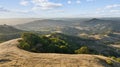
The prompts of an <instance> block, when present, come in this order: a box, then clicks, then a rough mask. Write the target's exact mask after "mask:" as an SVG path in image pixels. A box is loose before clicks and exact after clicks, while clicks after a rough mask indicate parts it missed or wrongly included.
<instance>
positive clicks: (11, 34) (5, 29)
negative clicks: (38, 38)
mask: <svg viewBox="0 0 120 67" xmlns="http://www.w3.org/2000/svg"><path fill="white" fill-rule="evenodd" d="M22 32H24V31H23V30H19V29H16V28H14V27H13V26H9V25H0V42H3V41H6V40H10V39H14V38H19V37H20V35H21V33H22Z"/></svg>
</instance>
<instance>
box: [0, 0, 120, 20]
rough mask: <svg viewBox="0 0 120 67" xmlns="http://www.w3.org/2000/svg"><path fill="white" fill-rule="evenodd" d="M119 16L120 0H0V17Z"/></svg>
mask: <svg viewBox="0 0 120 67" xmlns="http://www.w3.org/2000/svg"><path fill="white" fill-rule="evenodd" d="M61 17H62V18H63V17H120V0H0V18H61Z"/></svg>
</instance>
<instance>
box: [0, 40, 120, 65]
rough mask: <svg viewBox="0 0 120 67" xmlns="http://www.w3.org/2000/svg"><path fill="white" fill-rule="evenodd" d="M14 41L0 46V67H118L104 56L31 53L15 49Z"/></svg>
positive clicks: (117, 63) (15, 43) (113, 61)
mask: <svg viewBox="0 0 120 67" xmlns="http://www.w3.org/2000/svg"><path fill="white" fill-rule="evenodd" d="M18 40H20V39H14V40H10V41H7V42H4V43H1V44H0V67H79V66H80V67H119V66H120V63H119V62H117V61H115V60H113V59H111V58H107V57H104V56H99V55H88V54H77V55H75V54H72V55H71V54H55V53H32V52H28V51H24V50H21V49H19V48H18V47H17V45H19V43H18ZM28 61H29V62H28Z"/></svg>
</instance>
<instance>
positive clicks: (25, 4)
mask: <svg viewBox="0 0 120 67" xmlns="http://www.w3.org/2000/svg"><path fill="white" fill-rule="evenodd" d="M28 4H29V1H27V0H22V1H21V2H20V5H23V6H27V5H28Z"/></svg>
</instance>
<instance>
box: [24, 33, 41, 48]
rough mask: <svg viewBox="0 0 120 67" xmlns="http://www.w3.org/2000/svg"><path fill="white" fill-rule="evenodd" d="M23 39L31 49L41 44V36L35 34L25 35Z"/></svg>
mask: <svg viewBox="0 0 120 67" xmlns="http://www.w3.org/2000/svg"><path fill="white" fill-rule="evenodd" d="M22 38H23V41H25V42H26V43H28V44H29V45H30V46H31V47H32V46H34V45H36V44H38V43H39V42H40V38H39V36H38V35H36V34H33V33H23V34H22Z"/></svg>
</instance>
